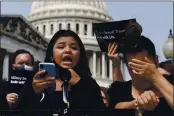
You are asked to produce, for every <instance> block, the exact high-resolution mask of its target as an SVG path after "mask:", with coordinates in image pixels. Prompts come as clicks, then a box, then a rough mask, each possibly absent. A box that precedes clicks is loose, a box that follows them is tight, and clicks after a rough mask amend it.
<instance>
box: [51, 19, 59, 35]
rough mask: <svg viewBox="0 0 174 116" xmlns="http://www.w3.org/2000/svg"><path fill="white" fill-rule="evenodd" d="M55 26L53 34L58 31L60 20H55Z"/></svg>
mask: <svg viewBox="0 0 174 116" xmlns="http://www.w3.org/2000/svg"><path fill="white" fill-rule="evenodd" d="M53 28H54V30H53V35H54V34H55V33H56V32H57V31H58V22H57V21H55V22H54V23H53ZM53 35H52V36H53Z"/></svg>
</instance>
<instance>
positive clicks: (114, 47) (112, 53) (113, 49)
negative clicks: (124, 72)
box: [108, 43, 121, 64]
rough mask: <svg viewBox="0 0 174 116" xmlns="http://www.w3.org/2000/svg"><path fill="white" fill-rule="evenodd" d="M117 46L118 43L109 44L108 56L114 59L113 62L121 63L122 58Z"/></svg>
mask: <svg viewBox="0 0 174 116" xmlns="http://www.w3.org/2000/svg"><path fill="white" fill-rule="evenodd" d="M117 47H118V45H116V43H110V44H109V46H108V57H109V59H111V60H112V61H113V63H117V64H120V61H121V59H120V57H119V56H118V53H116V51H117Z"/></svg>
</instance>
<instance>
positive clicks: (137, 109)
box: [135, 99, 143, 116]
mask: <svg viewBox="0 0 174 116" xmlns="http://www.w3.org/2000/svg"><path fill="white" fill-rule="evenodd" d="M135 107H136V111H135V116H143V111H141V110H140V108H139V106H138V100H137V99H135Z"/></svg>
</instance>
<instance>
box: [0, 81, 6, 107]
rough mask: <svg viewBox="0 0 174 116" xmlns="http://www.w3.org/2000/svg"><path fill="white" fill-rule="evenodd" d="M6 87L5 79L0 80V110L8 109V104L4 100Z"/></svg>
mask: <svg viewBox="0 0 174 116" xmlns="http://www.w3.org/2000/svg"><path fill="white" fill-rule="evenodd" d="M7 87H8V82H7V81H3V80H1V81H0V110H6V109H8V104H7V102H6V90H7Z"/></svg>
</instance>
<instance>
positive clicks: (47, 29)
mask: <svg viewBox="0 0 174 116" xmlns="http://www.w3.org/2000/svg"><path fill="white" fill-rule="evenodd" d="M45 26H46V27H45V28H46V29H45V30H46V31H45V35H46V36H49V35H50V24H49V22H46V25H45Z"/></svg>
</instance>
